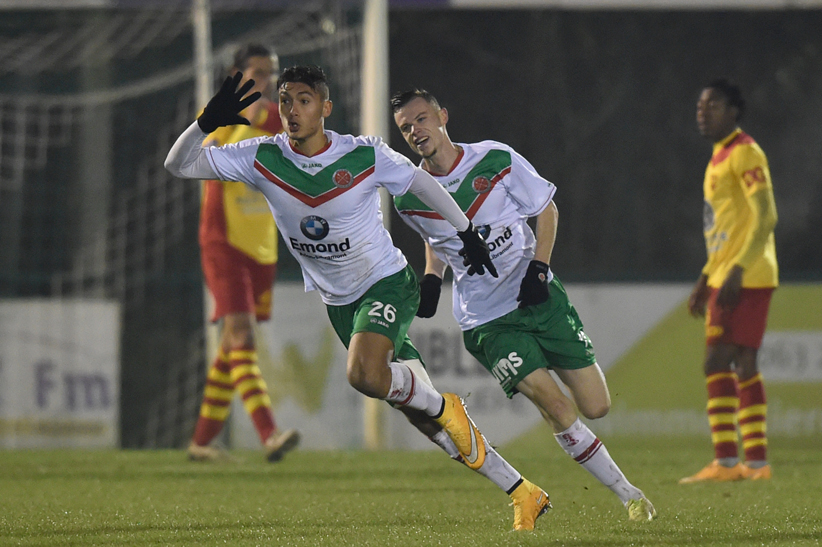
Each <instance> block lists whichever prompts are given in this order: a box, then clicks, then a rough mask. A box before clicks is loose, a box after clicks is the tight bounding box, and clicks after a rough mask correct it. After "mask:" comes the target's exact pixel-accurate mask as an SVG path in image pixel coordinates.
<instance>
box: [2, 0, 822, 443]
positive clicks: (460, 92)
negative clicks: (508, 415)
mask: <svg viewBox="0 0 822 547" xmlns="http://www.w3.org/2000/svg"><path fill="white" fill-rule="evenodd" d="M195 4H196V2H195ZM201 4H202V2H201ZM209 10H210V15H211V43H212V48H213V66H212V68H211V69H209V70H208V71H207V72H208V74H209V79H210V80H211V82H217V81H219V80H221V79H222V75H223V71H224V70H225V67H226V65H227V64H228V63H229V62H230V60H231V55H232V54H233V52H234V49H235V48H236V47H237V46H238V45H240V44H242V43H245V42H248V41H258V42H262V43H265V44H267V45H270V46H271V47H272V48H273V49H274V50H275V51H276V52H277V53H278V55H279V57H280V64H281V66H283V67H286V66H290V65H292V64H306V63H314V64H319V65H321V66H322V67H323V68H324V69H325V70H326V72H327V73H328V75H329V78H330V80H331V84H332V90H331V98H332V100H333V101H334V103H335V106H334V111H333V114H332V116H331V118H330V119H329V120H328V121H327V123H326V127H328V128H330V129H334V130H335V131H337V132H340V133H349V132H350V133H358V132H361V131H363V129H362V128H361V121H360V120H361V114H362V112H361V110H362V109H361V105H362V98H361V97H362V88H361V85H362V82H363V69H362V61H363V44H364V43H365V34H364V32H365V31H364V17H365V4H364V3H362V2H357V1H353V0H351V1H343V0H339V1H332V0H324V1H310V0H306V1H302V2H287V1H284V0H281V1H277V0H268V1H262V0H258V1H254V0H244V1H240V0H237V1H228V0H223V1H220V0H212V1H211V2H210V5H209ZM193 13H194V6H193V5H192V2H190V1H187V0H186V1H182V0H167V1H163V2H160V1H151V0H145V1H139V0H107V1H106V0H95V1H91V0H76V1H75V0H63V1H60V2H58V1H49V0H25V1H24V0H18V1H15V0H6V1H0V439H4V440H3V441H2V443H1V444H0V446H9V447H14V446H30V445H34V446H40V445H43V446H46V445H53V444H55V443H56V444H57V445H65V446H73V445H74V444H75V441H72V440H68V439H66V438H64V437H62V436H61V435H62V434H61V433H60V432H61V431H67V430H73V431H75V432H79V433H78V435H80V437H82V436H83V435H85V436H86V437H85V441H84V440H83V439H80V441H77V444H79V445H83V444H91V445H94V444H95V443H96V442H97V441H89V438H90V437H89V436H93V433H94V432H95V431H96V432H98V433H100V432H101V431H103V430H105V433H101V434H100V437H99V438H100V439H101V440H100V441H99V444H102V445H115V446H122V447H127V448H149V447H177V446H183V445H184V444H186V443H187V442H188V439H189V436H190V434H191V430H192V428H193V424H194V420H195V419H196V414H197V410H198V406H199V396H200V390H201V389H202V385H203V379H204V374H205V370H206V355H205V349H204V348H205V329H204V311H203V309H204V305H205V303H204V292H203V279H202V272H201V268H200V262H199V254H198V253H199V250H198V246H197V228H198V218H199V204H200V186H199V185H198V184H197V183H196V182H191V181H180V180H176V179H173V178H172V177H171V176H170V175H169V174H168V173H167V172H166V171H165V170H164V169H163V166H162V162H163V159H164V158H165V156H166V154H167V152H168V149H169V148H170V146H171V144H172V143H173V141H174V140H175V138H176V136H177V135H178V134H179V133H180V132H181V131H182V130H183V129H184V128H185V127H186V126H188V125H189V124H190V123H191V122H192V121H193V119H194V118H195V117H196V112H197V110H198V107H201V106H202V105H198V99H196V98H195V97H196V96H195V79H196V77H197V71H196V70H195V46H194V43H195V26H194V23H193V20H194V19H195V18H194V17H193V15H192V14H193ZM386 17H387V19H386V23H387V27H386V30H387V44H388V65H389V72H388V74H387V75H384V76H385V82H386V84H387V87H388V89H389V91H390V92H393V91H401V90H406V89H408V88H410V87H415V86H416V87H423V88H426V89H428V90H429V91H430V92H432V93H433V94H434V95H436V96H437V97H438V99H439V100H440V102H441V104H442V105H443V106H444V107H446V108H447V109H448V110H449V112H450V115H451V121H450V122H449V124H448V129H449V133H450V135H451V137H452V139H453V140H454V141H456V142H474V141H479V140H486V139H494V140H499V141H502V142H505V143H507V144H509V145H511V146H512V147H514V148H515V149H516V150H517V151H518V152H520V153H521V154H522V155H523V156H525V157H526V158H527V159H528V160H529V161H531V163H532V164H533V165H534V166H535V167H536V169H537V170H538V171H539V172H540V173H541V174H542V175H543V176H545V177H546V178H547V179H549V180H551V181H552V182H554V183H555V184H556V185H557V187H558V190H557V194H556V197H555V201H556V203H557V206H558V208H559V212H560V225H559V233H558V240H557V244H556V247H555V251H554V255H553V261H552V268H553V269H554V270H555V271H556V272H558V274H559V275H560V277H561V278H562V279H563V281H564V282H566V283H569V284H571V285H574V284H577V285H579V286H584V285H586V284H590V285H591V286H592V287H597V286H603V285H608V284H639V285H638V286H639V287H642V286H645V287H653V286H654V285H655V284H661V283H669V284H671V283H672V284H690V283H691V282H693V281H694V280H695V279H696V277H697V276H698V274H699V272H700V270H701V268H702V265H703V264H704V260H705V247H704V240H703V238H702V230H701V228H702V180H703V174H704V170H705V166H706V164H707V161H708V159H709V158H710V154H711V144H710V143H708V142H706V141H705V140H704V139H703V138H701V137H700V135H699V133H698V132H697V129H696V124H695V106H696V101H697V98H698V95H699V93H700V91H701V89H702V87H703V86H704V85H705V84H706V83H707V82H709V81H710V80H712V79H714V78H716V77H719V76H728V77H731V78H733V79H734V80H736V81H737V82H738V83H739V84H740V86H741V88H742V90H743V94H744V97H745V98H746V101H747V105H748V107H747V113H746V114H745V118H744V119H743V120H742V124H741V125H742V127H743V128H744V129H745V130H746V131H747V132H748V133H750V134H751V135H752V136H753V137H754V138H755V139H756V140H757V141H758V142H759V144H760V145H761V146H762V148H763V149H764V151H765V153H766V154H767V156H768V159H769V162H770V167H771V173H772V176H773V181H774V189H775V197H776V203H777V208H778V211H779V224H778V226H777V229H776V239H777V252H778V257H779V262H780V274H781V281H782V282H784V283H787V284H791V283H795V284H798V285H801V286H803V287H804V286H815V285H818V284H819V282H820V281H822V238H821V237H820V231H822V2H816V1H812V0H806V1H797V2H790V1H781V2H780V1H776V0H774V1H769V0H750V2H739V1H734V2H730V1H727V2H718V3H712V2H707V1H701V0H695V1H692V2H687V1H673V0H672V1H664V0H655V1H652V0H644V1H642V0H638V1H634V2H624V3H623V2H618V1H613V0H609V1H605V0H603V1H601V2H598V1H596V0H587V1H585V2H579V3H577V2H560V1H551V0H545V1H539V0H530V1H522V2H506V1H502V0H500V1H497V2H495V1H492V0H474V1H471V0H454V1H451V2H448V1H445V0H441V1H435V0H432V1H422V0H421V1H411V0H404V1H399V0H395V1H391V2H388V3H387V14H386ZM201 72H202V71H201ZM388 111H389V107H388V105H387V103H386V104H385V113H386V115H388V114H387V113H388ZM389 127H390V129H389V130H388V131H387V134H385V135H384V136H385V137H386V138H387V140H388V141H389V143H390V144H391V145H392V147H394V148H395V149H396V150H398V151H400V152H401V153H404V154H406V155H408V156H409V157H411V158H412V160H413V161H415V162H416V161H417V158H415V157H413V156H411V153H410V150H409V149H408V148H407V145H406V144H405V143H404V142H403V141H402V139H401V138H400V135H399V132H398V131H397V130H396V128H394V127H393V121H391V123H390V124H389ZM390 226H391V232H392V236H393V237H394V240H395V243H396V244H397V245H398V246H399V247H400V248H401V249H403V251H405V253H406V255H407V256H408V257H409V260H410V261H411V263H412V265H413V266H414V268H415V269H416V270H417V272H418V273H419V272H421V271H422V268H423V250H422V245H421V243H420V241H419V236H417V235H416V234H415V233H413V232H412V231H411V230H410V229H408V228H407V227H406V226H405V225H404V224H403V223H402V221H401V220H399V219H398V218H397V217H396V214H392V218H391V219H390ZM280 248H281V251H280V263H279V278H278V279H279V281H278V285H277V287H278V288H276V289H275V295H277V294H279V292H278V291H280V287H281V286H283V287H285V286H287V285H288V284H289V283H290V282H293V284H294V285H295V286H298V287H299V281H300V279H301V277H300V273H299V268H298V267H297V265H296V262H295V261H294V260H293V258H292V257H291V256H290V255H289V254H288V253H287V252H285V249H286V247H285V246H284V245H283V244H281V247H280ZM640 290H641V289H640ZM805 294H807V295H809V296H803V302H804V303H805V304H808V303H809V302H808V299H810V308H811V309H816V310H818V309H819V306H820V305H822V299H820V298H819V294H820V293H819V292H818V291H816V292H809V293H803V295H805ZM277 298H278V296H275V301H276V299H277ZM319 313H320V315H319V316H318V318H317V320H318V321H324V320H325V317H323V316H322V315H323V312H322V310H321V309H320V311H319ZM583 319H585V314H583ZM280 320H283V319H282V317H281V318H280ZM277 321H278V317H277V315H276V311H275V317H274V319H273V321H272V326H273V328H275V329H276V326H277ZM800 323H801V322H800ZM813 328H815V327H813V325H810V326H808V327H807V328H803V327H802V325H801V324H800V328H799V330H808V329H810V330H812V331H813V332H816V335H813V336H814V337H812V338H811V339H810V340H811V341H812V342H811V343H814V342H813V340H817V341H818V340H819V339H818V334H819V332H818V331H815V330H813ZM595 341H596V339H595ZM275 345H276V344H275ZM32 348H39V349H37V350H36V351H40V352H44V353H43V355H42V356H40V357H36V358H35V356H33V355H32V352H34V351H35V350H33V349H32ZM44 348H45V349H44ZM814 351H816V350H814ZM820 351H822V350H820ZM67 355H70V356H71V357H66V356H67ZM813 355H816V354H813ZM60 359H64V360H68V362H69V364H68V365H66V364H65V363H60V362H58V361H59V360H60ZM811 359H815V357H813V356H812V357H811ZM98 362H99V363H103V362H106V363H109V364H110V365H111V364H112V363H113V365H112V366H108V365H101V367H102V369H101V370H108V371H109V372H108V373H103V372H100V371H97V369H95V368H94V366H92V367H91V368H90V369H88V370H85V369H84V368H83V366H84V364H88V363H98ZM95 366H96V365H95ZM696 366H697V364H694V367H695V368H694V371H693V373H694V375H696V374H697V369H696ZM814 366H818V367H819V368H820V370H822V361H821V362H819V363H816V362H815V361H814ZM106 367H108V368H106ZM337 368H340V367H339V366H337ZM83 370H85V372H83ZM78 371H79V372H78ZM107 374H108V375H107ZM489 378H490V377H489ZM697 379H699V377H698V376H697ZM488 381H489V382H490V380H488ZM815 381H816V382H818V381H819V379H817V380H815ZM57 386H64V387H65V389H64V390H63V392H64V393H63V395H61V396H60V398H59V399H58V398H57V393H58V391H60V389H62V388H58V387H57ZM66 386H67V387H66ZM814 386H815V387H814V388H813V389H816V388H818V387H819V384H818V383H816V384H814ZM341 389H350V388H347V386H346V387H345V388H341ZM699 404H702V405H704V400H703V401H700V402H699ZM26 405H30V410H28V411H26V412H23V411H22V410H20V409H22V408H24V407H26ZM26 408H28V407H26ZM72 412H76V413H79V414H77V416H75V418H76V419H75V418H71V416H73V414H72ZM43 416H50V418H49V419H48V420H45V419H43ZM78 416H79V417H78ZM95 416H96V418H95ZM101 416H102V418H100V417H101ZM61 417H62V418H61ZM100 419H101V420H103V422H105V423H104V424H103V425H100V423H99V420H100ZM819 420H820V424H819V427H820V428H822V416H821V417H820V418H819ZM106 424H108V425H106ZM814 427H816V426H814ZM72 428H74V429H72ZM27 436H28V437H27ZM38 436H41V437H45V438H47V440H45V441H42V442H41V441H31V442H29V441H25V438H29V437H30V438H34V437H38ZM21 439H23V440H21ZM48 439H50V440H48Z"/></svg>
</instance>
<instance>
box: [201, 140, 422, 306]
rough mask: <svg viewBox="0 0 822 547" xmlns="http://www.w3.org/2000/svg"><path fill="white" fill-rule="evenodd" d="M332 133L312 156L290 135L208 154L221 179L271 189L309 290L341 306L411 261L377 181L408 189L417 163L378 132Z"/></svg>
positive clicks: (282, 229)
mask: <svg viewBox="0 0 822 547" xmlns="http://www.w3.org/2000/svg"><path fill="white" fill-rule="evenodd" d="M325 134H326V136H327V137H328V140H329V141H330V144H329V146H328V147H327V148H326V149H325V150H323V151H321V152H320V153H319V154H317V155H315V156H312V157H307V156H305V155H303V154H301V153H299V152H297V151H295V150H294V149H293V148H291V145H290V144H289V141H288V137H287V136H286V135H285V134H284V133H280V134H279V135H275V136H273V137H259V138H256V139H249V140H247V141H243V142H239V143H235V144H229V145H226V146H221V147H217V148H207V149H206V152H207V157H208V161H209V163H210V164H211V167H212V168H213V169H214V171H216V173H217V174H218V176H219V178H220V179H221V180H236V181H241V182H245V183H246V184H250V185H251V186H253V187H255V188H256V189H258V190H260V191H261V192H262V193H263V194H264V195H265V197H266V199H267V200H268V203H269V207H270V208H271V212H272V213H273V214H274V219H275V220H276V222H277V227H278V228H279V230H280V233H281V234H282V236H283V239H284V241H285V244H286V247H288V250H289V251H290V252H291V254H292V255H294V257H295V258H296V259H297V261H298V262H299V263H300V267H301V268H302V272H303V278H304V280H305V290H306V292H308V291H311V290H315V289H316V290H319V291H320V294H321V296H322V299H323V302H325V303H326V304H328V305H332V306H342V305H346V304H350V303H352V302H354V301H355V300H357V298H359V297H360V296H362V295H363V293H365V291H366V290H368V289H369V288H370V287H371V286H372V285H373V284H374V283H376V282H377V281H379V280H380V279H383V278H384V277H387V276H389V275H392V274H395V273H397V272H398V271H400V270H402V269H403V268H404V267H405V266H406V264H407V262H406V260H405V256H403V254H402V253H401V252H400V250H399V249H397V248H396V247H395V246H394V244H393V242H392V241H391V236H390V235H389V234H388V231H386V229H385V228H384V226H383V223H382V213H381V212H380V196H379V193H378V187H380V186H382V187H385V188H386V189H387V190H388V191H389V192H390V193H391V194H393V195H401V194H404V193H405V192H406V191H408V188H409V186H410V185H411V181H412V180H413V179H414V174H415V170H416V167H414V165H413V164H412V163H411V162H410V161H409V160H408V159H407V158H405V157H404V156H402V155H400V154H398V153H397V152H395V151H393V150H392V149H391V148H389V147H388V146H387V145H386V144H385V143H383V141H382V139H380V138H379V137H366V136H361V137H353V136H351V135H339V134H337V133H335V132H333V131H326V132H325Z"/></svg>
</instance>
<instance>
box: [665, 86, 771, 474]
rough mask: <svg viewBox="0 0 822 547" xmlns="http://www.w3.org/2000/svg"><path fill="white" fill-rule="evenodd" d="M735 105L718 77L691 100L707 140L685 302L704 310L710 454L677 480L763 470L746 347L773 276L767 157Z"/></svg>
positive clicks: (766, 469)
mask: <svg viewBox="0 0 822 547" xmlns="http://www.w3.org/2000/svg"><path fill="white" fill-rule="evenodd" d="M744 107H745V103H744V100H743V99H742V95H741V93H740V91H739V88H738V87H737V86H736V85H734V84H732V83H731V82H729V81H728V80H726V79H720V80H716V81H714V82H711V84H709V85H708V86H707V87H706V88H705V89H703V90H702V94H701V95H700V98H699V102H698V103H697V116H696V117H697V124H698V125H699V130H700V132H701V133H702V135H703V136H705V137H707V138H709V139H711V141H712V142H713V143H714V147H713V155H712V156H711V161H710V162H709V163H708V168H707V170H706V171H705V182H704V193H705V209H704V231H705V243H706V246H707V250H708V261H707V263H706V264H705V267H704V268H703V269H702V275H701V276H700V277H699V280H698V281H697V283H696V286H695V287H694V290H693V291H692V293H691V297H690V299H689V301H688V308H689V310H690V312H691V314H692V315H694V316H701V315H705V316H706V320H705V335H706V343H707V348H706V352H705V364H704V370H705V376H706V381H707V389H708V419H709V423H710V426H711V439H712V441H713V445H714V453H715V459H714V460H713V461H712V462H711V463H710V464H709V465H708V466H706V467H705V468H704V469H702V470H701V471H699V472H698V473H697V474H695V475H693V476H690V477H686V478H684V479H682V480H680V483H683V484H684V483H692V482H703V481H729V480H739V479H745V478H748V479H770V478H771V466H770V465H768V463H767V459H766V448H767V437H766V435H765V415H766V410H767V405H766V402H765V389H764V386H763V383H762V375H761V374H760V373H759V371H758V369H757V364H756V355H757V351H758V349H759V346H760V345H761V343H762V337H763V335H764V334H765V325H766V322H767V317H768V307H769V304H770V299H771V294H772V293H773V291H774V289H775V288H776V287H777V286H778V284H779V269H778V266H777V262H776V245H775V243H774V226H775V225H776V219H777V215H776V204H775V202H774V197H773V185H772V184H771V173H770V169H769V168H768V160H767V159H766V158H765V154H764V153H763V152H762V149H761V148H760V147H759V145H758V144H756V142H755V141H754V140H753V139H752V138H751V137H750V135H748V134H747V133H745V132H744V131H742V130H741V129H740V128H739V127H738V125H737V124H738V122H739V119H740V118H741V116H742V113H743V111H744ZM706 309H707V313H706ZM737 430H739V431H741V433H742V448H743V451H744V454H745V463H744V464H742V463H740V461H739V457H738V452H737V443H738V440H739V438H738V433H737Z"/></svg>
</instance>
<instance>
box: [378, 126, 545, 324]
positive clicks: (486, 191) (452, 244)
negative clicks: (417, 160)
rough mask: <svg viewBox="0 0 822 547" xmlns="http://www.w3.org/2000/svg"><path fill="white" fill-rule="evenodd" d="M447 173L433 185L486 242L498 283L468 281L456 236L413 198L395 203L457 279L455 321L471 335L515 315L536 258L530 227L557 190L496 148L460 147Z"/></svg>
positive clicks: (488, 144)
mask: <svg viewBox="0 0 822 547" xmlns="http://www.w3.org/2000/svg"><path fill="white" fill-rule="evenodd" d="M457 146H459V147H461V148H462V151H461V152H460V156H459V157H458V158H457V162H456V165H455V166H454V168H453V169H452V170H451V172H450V173H448V174H447V175H443V176H437V175H434V178H435V179H436V180H437V181H438V182H439V183H440V184H441V185H442V186H443V187H444V188H445V189H446V190H448V191H449V192H450V193H451V196H452V197H453V198H454V200H455V201H456V202H457V204H458V205H459V206H460V208H461V209H462V210H463V211H464V212H465V214H466V216H467V217H468V218H469V219H471V221H472V222H473V223H474V226H476V227H477V228H478V229H479V231H480V233H481V234H482V235H483V236H484V237H485V240H486V241H487V242H488V247H489V248H490V250H491V259H492V260H493V261H494V266H495V267H496V268H497V272H498V273H499V279H495V278H493V277H492V276H490V275H471V276H469V275H468V272H467V270H468V269H467V268H466V267H465V266H463V265H462V257H461V256H459V254H458V253H459V250H460V249H461V248H462V242H461V241H460V239H459V238H458V237H457V232H456V229H455V228H454V227H453V226H451V224H449V223H448V222H447V221H446V220H443V218H442V217H441V216H440V215H439V214H437V213H435V212H434V211H432V210H431V208H430V207H428V206H426V205H425V204H423V203H422V201H420V200H419V199H417V197H416V196H414V195H413V194H406V195H404V196H399V197H395V198H394V206H395V207H396V208H397V211H399V213H400V216H401V217H402V219H403V220H404V221H405V222H406V223H408V224H409V225H410V226H411V227H412V228H414V229H415V230H416V231H417V232H419V233H420V234H421V235H422V236H423V239H425V240H426V241H427V242H428V244H429V245H431V247H432V248H433V249H434V252H435V253H436V254H437V256H438V257H439V258H440V259H441V260H443V261H444V262H446V263H447V264H448V265H449V266H450V267H451V270H452V272H453V274H454V291H453V295H454V297H453V298H454V300H453V311H454V317H455V318H456V319H457V322H458V323H459V325H460V328H461V329H462V330H468V329H472V328H474V327H477V326H479V325H482V324H484V323H487V322H489V321H491V320H493V319H497V318H498V317H502V316H503V315H505V314H507V313H509V312H511V311H513V310H514V309H516V307H517V304H518V303H517V294H519V285H520V282H521V281H522V278H523V277H524V276H525V270H526V269H527V268H528V263H529V262H530V261H531V259H532V258H533V257H534V243H535V241H536V239H535V237H534V232H533V231H531V228H530V227H529V226H528V224H527V220H528V218H529V217H532V216H536V215H538V214H539V213H540V212H542V210H543V209H545V207H546V206H547V205H548V204H549V203H550V202H551V198H552V197H553V196H554V191H555V190H556V187H555V186H554V185H553V184H551V183H550V182H548V181H547V180H545V179H544V178H542V177H541V176H540V175H539V173H537V172H536V170H535V169H534V167H533V166H532V165H531V164H530V163H528V160H526V159H525V158H523V157H522V156H520V155H519V154H518V153H517V152H516V151H514V149H513V148H511V147H510V146H507V145H505V144H502V143H499V142H495V141H483V142H479V143H475V144H462V143H459V144H457Z"/></svg>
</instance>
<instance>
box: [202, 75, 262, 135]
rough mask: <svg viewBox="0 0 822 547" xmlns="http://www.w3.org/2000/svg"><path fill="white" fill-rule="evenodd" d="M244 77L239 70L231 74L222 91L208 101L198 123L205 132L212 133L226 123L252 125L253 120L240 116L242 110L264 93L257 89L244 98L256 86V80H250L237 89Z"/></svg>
mask: <svg viewBox="0 0 822 547" xmlns="http://www.w3.org/2000/svg"><path fill="white" fill-rule="evenodd" d="M242 79H243V73H242V72H237V73H236V74H234V76H233V77H232V76H229V77H228V78H226V79H225V81H224V82H223V86H222V87H221V88H220V91H218V92H217V94H216V95H214V96H213V97H212V98H211V100H210V101H208V104H207V105H206V107H205V109H204V110H203V113H202V114H200V117H199V118H197V125H199V126H200V129H202V130H203V133H211V132H212V131H214V130H215V129H217V128H218V127H223V126H225V125H240V124H242V125H251V122H249V121H248V120H247V119H245V118H243V117H242V116H240V112H242V111H243V110H245V108H246V107H247V106H248V105H250V104H251V103H253V102H254V101H256V100H257V99H259V98H260V97H261V96H262V93H260V92H259V91H255V92H254V93H252V94H251V95H249V96H248V97H246V98H245V99H243V96H244V95H245V94H246V93H248V91H249V90H250V89H251V88H252V87H254V80H248V81H247V82H246V83H244V84H243V86H242V87H241V88H240V89H237V84H239V83H240V80H242Z"/></svg>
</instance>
